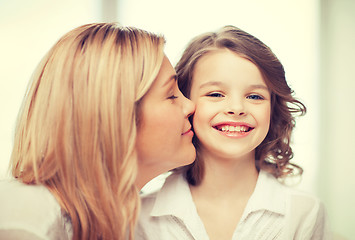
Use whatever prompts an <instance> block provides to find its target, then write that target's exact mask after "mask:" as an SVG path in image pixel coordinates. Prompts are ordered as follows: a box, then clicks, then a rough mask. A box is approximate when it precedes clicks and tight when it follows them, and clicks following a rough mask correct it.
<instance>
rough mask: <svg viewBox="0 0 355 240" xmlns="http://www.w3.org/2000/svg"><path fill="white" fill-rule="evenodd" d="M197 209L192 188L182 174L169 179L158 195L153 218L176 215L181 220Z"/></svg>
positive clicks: (152, 213) (171, 176) (152, 212)
mask: <svg viewBox="0 0 355 240" xmlns="http://www.w3.org/2000/svg"><path fill="white" fill-rule="evenodd" d="M193 209H195V205H194V203H193V199H192V196H191V192H190V188H189V185H188V183H187V182H186V180H185V179H184V178H183V176H182V175H181V174H172V175H170V176H169V177H167V179H166V181H165V183H164V185H163V187H162V188H161V189H160V191H159V192H158V194H157V197H156V200H155V204H154V207H153V209H152V211H151V214H150V215H151V216H164V215H174V216H177V217H179V218H183V216H186V215H189V213H191V210H193Z"/></svg>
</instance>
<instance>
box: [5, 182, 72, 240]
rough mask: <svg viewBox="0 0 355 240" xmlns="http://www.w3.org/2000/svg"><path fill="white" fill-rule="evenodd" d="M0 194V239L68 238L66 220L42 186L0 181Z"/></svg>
mask: <svg viewBox="0 0 355 240" xmlns="http://www.w3.org/2000/svg"><path fill="white" fill-rule="evenodd" d="M0 196H1V197H0V239H9V238H10V237H9V236H12V237H15V238H14V239H22V237H25V236H26V237H28V238H23V239H61V240H62V239H63V240H66V239H72V232H71V231H72V230H71V224H70V221H68V220H67V218H66V217H64V216H63V215H62V211H61V207H60V205H59V204H58V202H57V201H56V199H55V198H54V196H53V195H52V194H51V193H50V192H49V190H48V189H47V188H46V187H44V186H43V185H27V184H24V183H21V182H19V181H16V180H6V181H0ZM5 237H6V238H5ZM19 237H20V238H19ZM11 239H12V238H11Z"/></svg>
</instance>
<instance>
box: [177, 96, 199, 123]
mask: <svg viewBox="0 0 355 240" xmlns="http://www.w3.org/2000/svg"><path fill="white" fill-rule="evenodd" d="M181 96H182V98H183V111H184V114H185V116H186V118H188V117H190V116H191V115H192V114H194V113H195V109H196V104H195V103H194V102H192V101H191V100H190V99H188V98H186V97H185V96H184V95H183V94H181Z"/></svg>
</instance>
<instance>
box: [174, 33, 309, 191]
mask: <svg viewBox="0 0 355 240" xmlns="http://www.w3.org/2000/svg"><path fill="white" fill-rule="evenodd" d="M217 49H228V50H230V51H232V52H234V53H236V54H238V55H239V56H241V57H243V58H245V59H247V60H249V61H251V62H252V63H254V64H255V65H256V66H257V67H258V68H259V70H260V72H261V74H262V76H263V77H264V80H265V83H266V85H267V86H268V88H269V90H270V92H271V122H270V128H269V132H268V134H267V136H266V137H265V139H264V140H263V142H262V143H261V144H260V145H259V146H258V147H257V148H256V151H255V160H256V162H255V165H256V167H257V168H258V169H263V170H265V171H267V172H270V173H271V174H273V175H274V176H275V177H276V178H283V177H285V176H288V175H291V174H293V175H302V172H303V169H302V168H301V167H300V166H298V165H296V164H293V163H290V160H291V159H292V157H293V152H292V148H291V146H290V141H291V133H292V130H293V128H294V127H295V117H296V115H300V116H302V115H304V114H305V113H306V107H305V106H304V104H303V103H302V102H300V101H299V100H297V99H295V98H294V97H293V94H294V92H293V90H292V89H291V88H290V87H289V86H288V84H287V82H286V78H285V71H284V68H283V66H282V64H281V62H280V61H279V60H278V58H277V57H276V56H275V54H274V53H273V52H272V51H271V49H270V48H269V47H268V46H266V45H265V44H264V43H263V42H261V41H260V40H259V39H257V38H256V37H254V36H252V35H250V34H249V33H247V32H245V31H243V30H241V29H239V28H237V27H234V26H225V27H222V28H221V29H220V30H219V31H217V32H209V33H204V34H201V35H199V36H197V37H195V38H194V39H192V41H191V42H190V43H189V44H188V46H187V48H186V49H185V51H184V53H183V55H182V57H181V59H180V61H179V62H178V63H177V65H176V67H175V70H176V73H177V75H178V79H179V87H180V89H181V91H182V92H183V94H184V95H185V96H187V97H189V96H190V90H191V85H192V76H193V73H194V67H195V65H196V63H197V62H198V60H199V59H200V58H201V57H202V56H204V55H205V54H206V53H209V52H211V51H215V50H217ZM193 142H194V144H195V147H196V150H197V157H196V161H195V162H194V163H192V164H190V165H188V166H186V167H183V168H182V169H180V170H182V171H183V172H184V174H185V178H186V179H187V181H188V182H189V183H190V184H191V185H198V184H199V183H200V182H201V180H202V178H203V175H204V165H203V161H200V160H199V151H198V150H199V142H198V139H197V138H194V140H193Z"/></svg>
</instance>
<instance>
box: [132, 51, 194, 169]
mask: <svg viewBox="0 0 355 240" xmlns="http://www.w3.org/2000/svg"><path fill="white" fill-rule="evenodd" d="M194 110H195V105H194V103H193V102H191V101H190V100H188V99H187V98H185V97H184V95H183V94H182V93H181V92H180V90H179V88H178V85H177V79H176V73H175V70H174V69H173V67H172V66H171V64H170V61H169V60H168V58H167V57H164V60H163V63H162V66H161V68H160V71H159V74H158V76H157V78H156V79H155V81H154V83H153V84H152V86H151V88H150V89H149V91H148V92H147V94H146V95H145V96H144V97H143V99H142V101H141V103H140V112H139V124H138V128H137V143H136V144H137V145H136V146H137V152H138V161H139V165H140V167H142V168H144V169H146V171H150V173H155V176H157V175H158V174H161V173H163V172H166V171H168V170H171V169H173V168H176V167H180V166H183V165H187V164H190V163H191V162H193V161H194V160H195V154H196V153H195V148H194V146H193V144H192V137H193V132H192V130H191V124H190V122H189V120H188V117H189V116H190V115H191V114H193V112H194Z"/></svg>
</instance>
